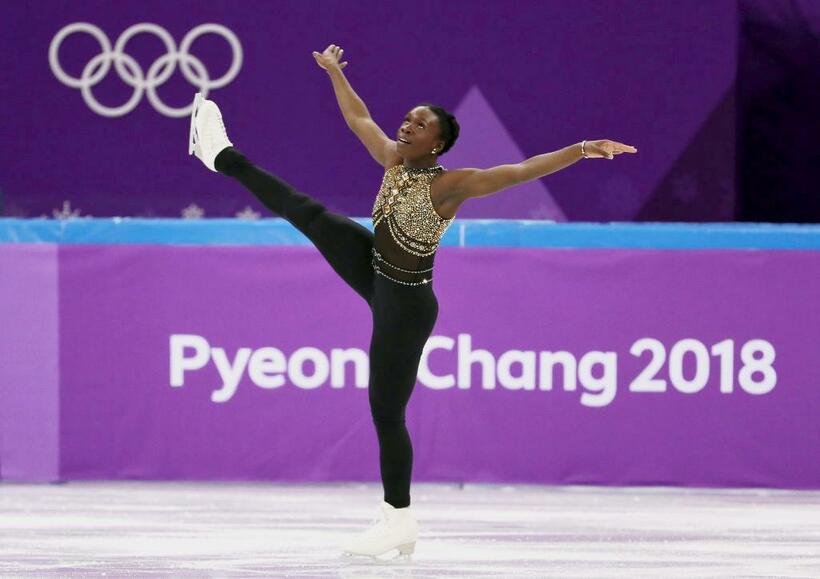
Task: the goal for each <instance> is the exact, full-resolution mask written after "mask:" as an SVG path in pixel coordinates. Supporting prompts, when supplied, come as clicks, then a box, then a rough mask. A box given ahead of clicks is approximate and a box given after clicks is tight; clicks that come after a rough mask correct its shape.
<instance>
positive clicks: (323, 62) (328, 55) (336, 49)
mask: <svg viewBox="0 0 820 579" xmlns="http://www.w3.org/2000/svg"><path fill="white" fill-rule="evenodd" d="M342 54H344V50H342V47H340V46H336V45H335V44H331V45H330V46H328V47H327V48H325V51H324V52H322V53H321V54H320V53H318V52H316V51H313V58H315V59H316V64H318V65H319V66H320V67H322V68H324V69H325V70H330V69H331V68H334V67H338V68H339V70H341V69H343V68H344V67H346V66H347V62H341V60H342Z"/></svg>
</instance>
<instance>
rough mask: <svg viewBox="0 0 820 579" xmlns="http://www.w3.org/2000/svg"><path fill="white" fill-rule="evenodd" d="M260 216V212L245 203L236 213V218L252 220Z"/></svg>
mask: <svg viewBox="0 0 820 579" xmlns="http://www.w3.org/2000/svg"><path fill="white" fill-rule="evenodd" d="M260 217H262V214H261V213H259V212H257V211H254V210H253V209H251V207H250V205H246V206H245V208H244V209H243V210H242V211H238V212H237V213H236V218H237V219H245V220H247V221H253V220H255V219H259V218H260Z"/></svg>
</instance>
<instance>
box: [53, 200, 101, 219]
mask: <svg viewBox="0 0 820 579" xmlns="http://www.w3.org/2000/svg"><path fill="white" fill-rule="evenodd" d="M51 214H52V215H53V216H54V219H76V218H78V217H80V210H79V209H72V208H71V201H68V200H66V201H63V208H62V209H60V210H57V209H54V210H52V211H51ZM43 217H45V215H43ZM85 217H91V216H90V215H86V216H85Z"/></svg>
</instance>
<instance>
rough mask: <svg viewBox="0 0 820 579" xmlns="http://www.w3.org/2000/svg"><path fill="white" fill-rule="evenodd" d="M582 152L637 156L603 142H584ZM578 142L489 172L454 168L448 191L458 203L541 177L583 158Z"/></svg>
mask: <svg viewBox="0 0 820 579" xmlns="http://www.w3.org/2000/svg"><path fill="white" fill-rule="evenodd" d="M584 152H585V153H586V154H587V158H590V159H596V158H604V159H610V160H611V159H613V158H614V157H615V155H620V154H621V153H637V152H638V149H636V148H635V147H633V146H631V145H625V144H623V143H618V142H616V141H609V140H606V139H603V140H599V141H586V142H585V143H584ZM583 158H584V157H583V155H582V154H581V143H576V144H574V145H569V146H568V147H564V148H563V149H560V150H558V151H553V152H551V153H544V154H542V155H536V156H535V157H530V158H529V159H527V160H526V161H522V162H520V163H515V164H509V165H498V166H497V167H492V168H490V169H456V170H455V171H452V173H455V174H456V175H455V176H454V179H453V185H452V190H453V192H454V194H455V195H457V196H458V197H459V198H460V199H461V201H464V200H466V199H470V198H472V197H485V196H487V195H491V194H493V193H496V192H498V191H501V190H502V189H507V188H509V187H512V186H513V185H518V184H520V183H526V182H527V181H532V180H534V179H538V178H539V177H544V176H545V175H549V174H551V173H555V172H556V171H560V170H561V169H565V168H566V167H569V166H570V165H572V164H574V163H576V162H578V161H580V160H581V159H583Z"/></svg>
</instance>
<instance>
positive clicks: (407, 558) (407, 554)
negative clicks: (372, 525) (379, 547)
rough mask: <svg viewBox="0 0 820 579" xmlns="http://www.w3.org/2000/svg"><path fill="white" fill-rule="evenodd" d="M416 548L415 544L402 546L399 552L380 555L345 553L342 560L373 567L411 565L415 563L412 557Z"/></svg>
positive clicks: (392, 551) (391, 551)
mask: <svg viewBox="0 0 820 579" xmlns="http://www.w3.org/2000/svg"><path fill="white" fill-rule="evenodd" d="M414 547H415V543H413V544H412V545H401V546H399V547H398V551H397V550H396V549H395V548H394V549H390V550H389V551H387V552H385V553H382V554H380V555H362V554H360V553H349V552H347V551H344V552H343V553H342V554H341V556H340V559H342V560H343V561H347V562H350V563H367V564H371V565H396V564H410V563H412V562H413V557H412V555H413V551H414Z"/></svg>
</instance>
